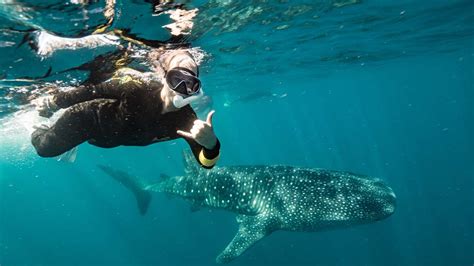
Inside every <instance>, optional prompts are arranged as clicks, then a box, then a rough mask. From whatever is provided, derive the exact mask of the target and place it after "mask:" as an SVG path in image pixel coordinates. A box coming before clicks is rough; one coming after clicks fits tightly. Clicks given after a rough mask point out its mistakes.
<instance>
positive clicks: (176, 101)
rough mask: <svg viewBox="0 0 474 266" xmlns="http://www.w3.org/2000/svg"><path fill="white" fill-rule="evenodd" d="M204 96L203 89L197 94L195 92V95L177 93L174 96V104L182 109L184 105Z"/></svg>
mask: <svg viewBox="0 0 474 266" xmlns="http://www.w3.org/2000/svg"><path fill="white" fill-rule="evenodd" d="M202 96H204V92H203V91H202V89H200V90H199V92H198V93H197V94H195V95H193V96H189V97H186V98H184V97H183V96H181V95H179V94H178V95H175V96H174V97H173V105H174V107H176V108H178V109H180V108H183V107H184V106H186V105H188V104H191V103H193V102H195V101H197V100H199V99H201V98H202Z"/></svg>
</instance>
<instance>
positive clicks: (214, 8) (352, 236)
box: [0, 1, 474, 266]
mask: <svg viewBox="0 0 474 266" xmlns="http://www.w3.org/2000/svg"><path fill="white" fill-rule="evenodd" d="M62 2H63V1H56V2H55V1H44V2H42V3H41V4H38V3H36V1H29V3H28V2H27V1H25V2H10V1H8V2H7V1H0V3H1V7H0V55H1V57H0V78H1V79H2V81H1V82H0V117H1V124H2V128H1V134H0V143H1V145H0V264H1V265H2V266H3V265H117V264H124V265H138V264H149V265H214V264H215V263H214V259H215V257H216V256H217V255H218V254H219V253H220V252H221V251H222V250H223V249H224V247H225V246H226V245H227V244H228V242H229V241H230V240H231V239H232V237H233V236H234V234H235V231H236V230H237V224H236V222H235V215H234V214H232V213H229V212H224V211H217V210H207V209H204V210H201V211H198V212H191V211H190V210H189V203H187V202H185V201H184V200H181V199H178V198H169V197H166V196H165V195H160V194H156V195H154V199H153V201H152V205H151V207H150V211H149V212H148V214H147V215H146V216H140V215H139V214H138V211H137V209H136V203H135V200H134V199H133V196H132V195H131V194H130V193H129V192H128V191H126V190H125V189H124V188H123V187H122V186H120V185H119V184H117V183H116V182H114V181H113V180H111V179H110V177H108V176H106V175H105V174H103V173H102V172H100V171H99V169H98V168H97V167H96V165H97V164H105V165H109V166H111V167H114V168H117V169H121V170H125V171H128V172H130V173H131V174H134V175H138V176H143V177H146V178H148V179H150V180H156V179H157V178H158V177H159V175H160V174H161V173H165V174H168V175H179V174H182V173H183V164H182V158H181V157H182V156H181V152H182V150H183V149H186V148H187V146H186V144H185V143H183V141H180V140H178V141H171V142H165V143H159V144H155V145H152V146H147V147H119V148H114V149H99V148H97V147H93V146H90V145H88V144H83V145H81V146H80V147H79V151H78V156H77V160H76V161H75V162H74V163H65V162H58V161H57V160H55V159H43V158H39V157H38V156H37V155H36V154H35V153H34V150H33V148H32V147H31V146H30V144H29V138H28V131H27V129H26V128H27V127H28V125H29V124H31V123H33V122H38V119H37V118H36V113H35V112H34V110H32V107H31V106H30V105H28V104H24V102H22V100H21V99H22V95H24V94H25V91H33V90H34V89H35V88H36V87H35V86H39V85H41V84H42V83H43V82H55V81H56V80H60V81H62V82H66V83H68V82H72V81H74V79H76V80H78V81H80V80H83V79H85V77H86V74H87V73H83V72H79V71H76V72H68V73H65V74H57V75H53V76H51V77H48V78H47V79H46V80H35V81H33V82H31V81H21V80H18V78H20V77H39V76H42V75H43V74H44V73H46V72H47V71H48V68H49V67H52V69H53V72H59V71H61V70H64V69H68V68H71V67H74V66H78V65H80V64H82V63H85V62H87V61H89V60H91V59H92V58H94V57H95V56H97V55H99V54H103V53H104V52H107V51H111V48H110V47H109V48H98V49H80V50H74V51H59V52H57V53H55V54H54V55H52V56H51V57H47V58H44V59H42V58H41V57H40V56H38V55H37V54H36V52H35V51H34V50H33V49H32V48H31V47H30V46H29V45H27V44H24V45H21V46H18V45H19V44H20V43H21V41H22V39H23V37H24V36H25V34H26V33H27V32H28V31H29V30H33V29H35V30H38V29H46V30H49V31H52V32H54V33H55V34H58V35H61V36H67V37H78V36H83V35H87V34H90V33H91V32H92V31H93V29H94V27H96V26H97V25H99V24H101V23H104V21H105V19H104V17H103V14H102V12H101V10H102V8H103V7H104V5H105V3H103V1H99V2H95V3H91V4H90V5H83V6H81V5H73V4H68V5H66V4H64V3H62ZM185 6H186V8H189V9H190V8H194V7H197V8H199V9H200V13H199V15H198V16H197V17H196V19H195V21H194V22H195V27H194V28H193V31H192V33H191V35H190V36H188V37H187V38H186V40H187V41H190V42H191V43H192V45H193V46H196V47H201V48H202V49H203V50H204V51H205V52H206V53H207V57H206V59H205V61H204V63H203V65H202V67H201V77H202V81H203V83H204V89H205V91H206V93H207V94H208V95H210V96H212V98H213V105H212V108H213V109H215V110H216V114H215V117H214V124H215V130H216V133H217V134H218V136H219V138H220V141H221V143H222V151H221V152H222V154H221V159H220V161H219V165H220V166H225V165H242V164H247V165H248V164H250V165H253V164H286V165H298V166H306V167H318V168H328V169H335V170H348V171H352V172H357V173H363V174H367V175H370V176H377V177H380V178H381V179H383V180H384V181H385V182H386V183H387V184H389V185H390V186H391V187H392V188H393V190H394V191H395V193H396V194H397V209H396V212H395V213H394V215H392V216H391V217H389V218H388V219H386V220H383V221H380V222H376V223H372V224H368V225H363V226H357V227H350V228H347V229H341V230H334V231H325V232H315V233H294V232H283V231H278V232H275V233H273V234H272V235H270V236H269V237H267V238H265V239H263V240H262V241H260V242H258V243H257V244H256V245H255V246H253V247H252V248H250V249H249V250H248V251H247V252H246V253H245V254H243V255H242V256H241V257H239V258H237V259H236V260H235V261H234V262H232V264H233V265H272V264H276V265H472V263H474V255H473V254H474V242H473V239H474V236H473V230H472V228H474V222H473V221H474V217H473V216H474V207H473V206H474V197H473V195H474V194H473V193H474V184H473V178H474V163H473V158H474V153H473V149H474V142H473V135H474V108H473V99H474V85H473V84H474V82H473V81H474V15H473V12H472V10H474V3H473V2H472V1H429V2H428V1H425V2H419V1H398V2H397V3H394V2H392V1H362V2H359V1H318V2H315V1H290V2H287V1H210V2H206V1H197V2H192V3H188V2H186V5H185ZM86 11H87V12H86ZM115 11H116V14H117V16H116V19H115V21H114V23H113V25H112V26H111V28H116V29H130V30H131V32H132V33H134V34H136V35H138V36H140V37H142V38H146V39H153V40H167V39H168V38H169V37H170V36H169V33H168V32H167V31H166V30H164V29H162V28H161V26H162V25H164V24H167V23H169V22H170V20H169V18H168V17H167V16H165V15H160V16H152V12H151V11H152V5H151V4H149V3H145V2H142V1H117V5H116V7H115ZM204 114H205V113H204Z"/></svg>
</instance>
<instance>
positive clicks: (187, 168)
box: [183, 150, 202, 175]
mask: <svg viewBox="0 0 474 266" xmlns="http://www.w3.org/2000/svg"><path fill="white" fill-rule="evenodd" d="M183 159H184V172H185V173H186V174H188V175H197V174H199V171H202V169H201V167H200V166H199V165H198V163H197V162H196V159H194V155H193V154H192V153H191V152H189V151H184V150H183Z"/></svg>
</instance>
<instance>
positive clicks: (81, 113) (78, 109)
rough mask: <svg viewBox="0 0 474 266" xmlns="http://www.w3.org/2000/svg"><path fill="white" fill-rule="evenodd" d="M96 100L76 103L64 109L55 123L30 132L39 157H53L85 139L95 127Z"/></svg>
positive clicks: (91, 133) (93, 132)
mask: <svg viewBox="0 0 474 266" xmlns="http://www.w3.org/2000/svg"><path fill="white" fill-rule="evenodd" d="M98 107H99V106H98V103H97V101H90V102H83V103H79V104H76V105H74V106H72V107H71V108H69V109H68V110H66V111H65V112H64V114H63V115H62V116H61V117H60V118H59V119H58V121H56V123H55V124H54V125H53V126H52V127H50V128H48V127H46V126H44V127H40V128H37V129H36V130H35V131H34V132H33V133H32V134H31V143H32V144H33V146H34V147H35V149H36V152H37V153H38V155H39V156H41V157H54V156H58V155H61V154H63V153H64V152H66V151H68V150H70V149H72V148H74V147H75V146H77V145H79V144H81V143H83V142H84V141H87V140H88V139H90V138H91V136H93V135H94V134H95V133H96V131H97V129H98V126H97V115H96V112H97V108H98Z"/></svg>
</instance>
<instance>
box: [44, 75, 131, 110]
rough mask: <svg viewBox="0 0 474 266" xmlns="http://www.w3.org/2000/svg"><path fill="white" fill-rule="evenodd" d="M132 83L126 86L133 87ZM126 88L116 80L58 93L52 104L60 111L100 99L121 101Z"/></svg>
mask: <svg viewBox="0 0 474 266" xmlns="http://www.w3.org/2000/svg"><path fill="white" fill-rule="evenodd" d="M131 83H133V82H128V83H126V86H133V84H131ZM126 86H121V85H120V83H119V82H118V81H116V80H111V81H106V82H103V83H100V84H97V85H88V86H79V87H77V88H74V89H72V90H68V91H61V92H58V93H57V94H56V95H54V97H53V98H52V103H53V104H55V105H56V106H57V107H58V109H60V108H68V107H69V106H72V105H75V104H77V103H81V102H85V101H90V100H93V99H98V98H107V99H120V97H121V95H122V93H123V92H124V90H125V89H126V88H125V87H126Z"/></svg>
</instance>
